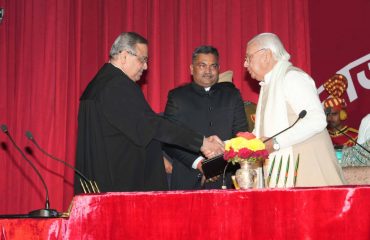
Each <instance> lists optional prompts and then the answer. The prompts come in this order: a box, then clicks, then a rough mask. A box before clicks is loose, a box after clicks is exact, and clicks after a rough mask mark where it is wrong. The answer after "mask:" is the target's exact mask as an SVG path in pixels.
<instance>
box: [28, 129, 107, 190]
mask: <svg viewBox="0 0 370 240" xmlns="http://www.w3.org/2000/svg"><path fill="white" fill-rule="evenodd" d="M26 137H27V138H28V139H29V140H30V141H31V142H32V143H33V144H34V145H35V146H36V147H37V149H39V150H40V151H41V152H42V153H43V154H45V155H46V156H48V157H49V158H51V159H53V160H55V161H58V162H61V163H63V164H64V165H65V166H67V167H69V168H71V169H73V171H74V172H76V173H77V175H78V176H80V177H81V178H82V179H83V180H81V179H80V184H81V187H82V190H83V191H84V193H100V190H99V187H98V184H97V183H96V182H95V181H91V180H89V179H88V178H87V177H85V175H83V174H82V173H81V172H80V171H79V170H78V169H77V168H75V167H73V166H72V165H70V164H69V163H67V162H66V161H63V160H61V159H59V158H57V157H54V156H53V155H51V154H49V153H48V152H46V151H45V150H44V149H42V148H41V147H40V145H39V144H38V143H37V142H36V140H35V138H34V137H33V135H32V133H31V132H30V131H26ZM89 186H90V187H89ZM90 188H91V190H90Z"/></svg>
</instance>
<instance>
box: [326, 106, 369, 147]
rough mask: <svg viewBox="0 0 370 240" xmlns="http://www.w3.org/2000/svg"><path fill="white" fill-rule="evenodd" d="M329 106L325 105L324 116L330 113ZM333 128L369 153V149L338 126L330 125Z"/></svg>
mask: <svg viewBox="0 0 370 240" xmlns="http://www.w3.org/2000/svg"><path fill="white" fill-rule="evenodd" d="M331 109H332V108H331V107H327V108H325V110H324V111H325V114H326V117H327V116H328V115H329V114H330V113H331ZM332 127H333V128H334V129H335V130H337V131H338V132H339V133H341V134H343V135H344V136H346V137H347V138H348V139H349V140H351V141H352V142H353V143H355V144H356V145H358V146H359V147H361V148H362V149H363V150H365V151H366V152H367V153H369V154H370V151H369V150H367V149H366V148H365V147H364V146H362V144H359V143H358V142H357V141H356V140H355V139H353V138H352V137H351V136H350V135H348V134H347V133H345V132H344V131H342V130H340V129H339V128H337V127H336V126H332Z"/></svg>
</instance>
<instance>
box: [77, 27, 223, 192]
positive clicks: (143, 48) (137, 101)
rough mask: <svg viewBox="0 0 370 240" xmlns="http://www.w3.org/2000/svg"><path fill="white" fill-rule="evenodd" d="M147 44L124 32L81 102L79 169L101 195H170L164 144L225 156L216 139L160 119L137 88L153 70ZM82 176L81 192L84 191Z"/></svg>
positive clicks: (78, 189)
mask: <svg viewBox="0 0 370 240" xmlns="http://www.w3.org/2000/svg"><path fill="white" fill-rule="evenodd" d="M147 60H148V46H147V40H146V39H144V38H143V37H142V36H140V35H138V34H136V33H132V32H129V33H122V34H121V35H120V36H119V37H118V38H117V39H116V40H115V42H114V44H113V45H112V48H111V51H110V62H109V63H106V64H104V66H103V67H102V68H101V69H100V70H99V72H98V73H97V74H96V76H95V77H94V79H93V80H92V81H91V82H90V83H89V85H88V86H87V88H86V89H85V91H84V93H83V94H82V96H81V99H80V109H79V114H78V141H77V160H76V168H77V169H80V170H81V172H82V173H83V174H85V175H86V176H87V177H88V178H90V179H93V180H95V181H96V182H97V183H98V185H99V187H100V191H102V192H108V191H145V190H167V189H168V186H167V179H166V174H165V169H164V164H163V158H162V150H161V144H160V143H161V142H164V143H170V144H175V145H179V146H181V147H183V148H186V149H188V150H190V151H194V152H199V150H201V151H202V152H203V153H204V154H206V155H207V157H211V156H214V155H216V154H219V153H222V152H223V143H222V141H221V140H220V139H219V138H218V137H216V136H212V137H209V138H204V136H203V135H202V134H200V133H197V132H195V131H192V130H188V129H185V128H183V127H180V126H178V125H175V124H173V123H171V122H169V121H168V120H165V119H164V118H162V117H160V116H158V115H157V114H155V113H154V112H153V110H152V109H151V108H150V106H149V104H148V103H147V102H146V100H145V98H144V95H143V94H142V91H141V89H140V87H139V85H137V84H136V81H138V80H139V79H140V77H141V74H142V73H143V71H144V70H146V69H147V67H148V65H147ZM77 179H78V178H77V177H76V180H75V192H76V193H80V192H81V190H82V189H81V188H80V185H79V181H78V180H77Z"/></svg>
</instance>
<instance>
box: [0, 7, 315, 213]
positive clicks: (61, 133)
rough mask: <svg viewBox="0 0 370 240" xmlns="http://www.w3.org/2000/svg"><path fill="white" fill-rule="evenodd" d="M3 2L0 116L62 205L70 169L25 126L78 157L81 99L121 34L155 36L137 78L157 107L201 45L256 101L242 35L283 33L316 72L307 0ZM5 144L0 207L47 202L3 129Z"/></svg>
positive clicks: (183, 78)
mask: <svg viewBox="0 0 370 240" xmlns="http://www.w3.org/2000/svg"><path fill="white" fill-rule="evenodd" d="M0 7H3V8H4V9H5V16H4V20H3V22H2V23H1V24H0V123H6V124H7V125H8V128H9V132H10V133H11V134H12V136H13V137H14V139H15V140H16V142H17V143H18V144H19V146H20V147H21V148H22V149H24V148H25V147H28V152H30V153H31V154H27V156H28V158H29V159H30V160H31V161H32V162H34V163H35V165H36V167H37V168H38V169H39V170H40V172H41V174H42V176H44V178H45V181H46V184H47V185H48V187H49V191H50V202H51V206H52V208H56V209H58V210H63V209H66V208H67V207H68V204H69V203H70V201H71V199H72V195H73V190H72V182H73V181H72V180H73V172H72V171H71V170H70V169H68V168H66V167H65V166H63V165H61V164H60V163H58V162H55V161H53V160H50V159H48V158H46V157H44V156H43V155H42V154H41V153H40V152H39V151H38V150H37V149H36V148H35V147H34V146H33V145H32V144H31V143H30V142H29V141H28V140H27V139H26V137H25V136H24V132H25V131H26V130H30V131H31V132H32V133H33V135H34V137H35V138H36V140H37V141H38V142H39V144H40V145H41V146H42V147H43V148H45V149H46V150H47V151H48V152H50V153H52V154H53V155H55V156H57V157H59V158H61V159H65V160H66V161H67V162H68V163H70V164H72V165H73V164H74V159H75V143H76V130H77V110H78V102H79V101H78V99H79V96H80V94H81V93H82V91H83V89H84V88H85V86H86V85H87V83H88V82H89V81H90V80H91V78H92V77H93V76H94V74H95V73H96V72H97V70H98V69H99V68H100V66H101V65H102V64H103V63H104V62H106V61H107V59H108V51H109V48H110V46H111V44H112V42H113V40H114V39H115V38H116V37H117V36H118V34H119V33H121V32H123V31H135V32H138V33H140V34H142V35H143V36H145V37H147V38H148V40H149V69H148V71H147V73H146V74H145V76H144V78H143V79H142V81H141V84H142V89H143V91H144V94H145V96H146V97H147V99H148V101H149V103H150V104H151V106H152V107H153V109H154V110H155V111H157V112H160V111H162V110H163V108H164V105H165V102H166V97H167V92H168V91H169V90H170V89H172V88H173V87H176V86H179V85H180V84H182V83H186V82H189V81H191V78H190V74H189V64H190V62H191V53H192V51H193V49H194V48H195V47H196V46H198V45H201V44H212V45H214V46H215V47H217V48H218V49H219V52H220V55H221V58H220V64H221V70H222V71H224V70H229V69H230V70H233V71H234V83H235V84H236V86H237V87H238V88H240V89H241V91H242V94H243V97H244V99H245V100H250V101H256V100H257V89H258V87H257V84H256V82H255V81H254V80H251V79H250V78H249V75H248V74H247V73H246V71H245V70H244V68H243V66H242V65H243V59H244V56H245V44H246V41H247V40H248V39H250V38H251V37H252V36H254V35H255V34H257V33H259V32H264V31H272V32H275V33H277V34H278V35H279V36H280V37H281V39H282V41H283V42H284V43H285V45H286V47H287V49H288V51H289V52H290V53H291V54H292V56H293V58H292V61H293V62H294V63H295V64H296V65H298V66H300V67H302V68H303V69H304V70H306V71H309V69H310V61H309V60H310V56H309V44H308V40H309V32H308V10H307V9H308V7H307V1H295V0H281V1H273V0H262V1H261V0H248V1H244V0H220V1H215V0H203V1H198V0H188V1H180V0H176V1H173V0H161V1H159V0H150V1H145V0H125V1H117V0H89V1H81V0H79V1H75V0H65V1H57V0H48V1H46V0H17V1H11V0H0ZM0 142H1V147H2V148H1V149H0V183H1V184H0V194H1V198H0V203H1V204H0V213H14V212H20V213H23V212H27V211H29V210H32V209H36V208H40V207H42V206H43V203H44V195H45V191H44V189H43V187H42V184H41V182H40V180H39V179H38V178H37V175H36V174H35V173H34V172H33V170H32V169H31V168H30V166H29V165H28V164H27V163H26V161H24V160H23V159H22V158H21V157H20V154H19V153H18V152H16V151H15V150H14V147H13V146H12V145H11V143H10V142H9V141H8V139H7V137H6V136H5V135H4V134H1V135H0Z"/></svg>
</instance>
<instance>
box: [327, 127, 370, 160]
mask: <svg viewBox="0 0 370 240" xmlns="http://www.w3.org/2000/svg"><path fill="white" fill-rule="evenodd" d="M333 127H334V129H335V130H337V131H338V132H339V133H341V134H343V135H344V136H346V137H347V138H348V139H349V140H351V141H352V142H353V143H354V144H356V145H358V146H359V147H361V148H362V149H363V150H365V151H366V152H367V153H369V154H370V151H369V150H367V149H366V148H365V147H364V146H362V144H359V143H358V142H357V141H356V140H355V139H353V138H352V137H351V136H349V135H348V134H347V133H345V132H344V131H342V130H340V129H339V128H337V127H335V126H333Z"/></svg>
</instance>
